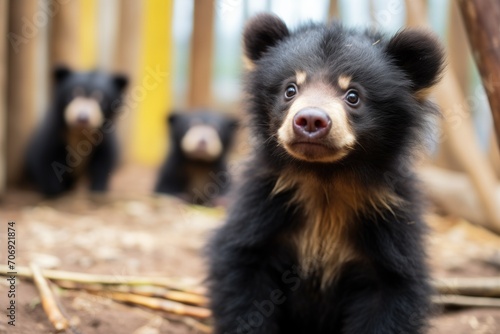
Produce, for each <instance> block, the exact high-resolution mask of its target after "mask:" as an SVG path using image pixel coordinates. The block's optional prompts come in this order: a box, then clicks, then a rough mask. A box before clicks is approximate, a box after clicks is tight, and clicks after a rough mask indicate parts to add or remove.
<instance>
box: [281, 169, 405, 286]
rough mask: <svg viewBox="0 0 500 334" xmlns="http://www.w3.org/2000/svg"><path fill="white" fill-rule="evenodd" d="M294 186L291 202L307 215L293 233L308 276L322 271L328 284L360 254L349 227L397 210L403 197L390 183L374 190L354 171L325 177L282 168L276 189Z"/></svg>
mask: <svg viewBox="0 0 500 334" xmlns="http://www.w3.org/2000/svg"><path fill="white" fill-rule="evenodd" d="M285 191H292V194H293V195H292V197H291V200H290V202H289V203H288V205H289V206H290V208H291V209H292V211H293V212H294V214H297V215H300V219H304V221H303V222H301V223H300V224H299V226H298V229H296V230H294V231H293V232H292V235H291V240H292V243H294V246H295V248H296V249H297V257H298V260H299V265H300V269H301V272H302V274H303V275H304V276H306V277H307V276H310V275H313V274H314V275H319V277H320V281H321V286H322V287H323V288H325V287H327V286H328V285H329V284H330V283H331V282H332V281H333V280H335V279H336V278H337V274H338V273H339V272H340V269H341V267H342V266H343V265H344V264H346V263H347V262H350V261H356V260H357V259H359V258H360V257H358V254H357V251H356V249H355V248H354V247H353V246H352V243H350V242H349V231H350V229H351V228H352V227H353V223H354V221H355V220H356V218H358V217H360V216H363V215H369V214H370V213H372V214H380V215H384V214H387V213H389V214H393V215H395V213H394V211H393V210H392V207H393V206H395V205H401V203H403V202H404V200H403V199H402V198H400V197H399V196H398V195H397V194H395V193H394V191H392V189H390V188H389V187H382V186H381V187H380V188H379V189H374V187H372V186H366V185H363V184H362V183H361V182H359V181H358V180H357V178H356V177H355V175H345V176H343V177H336V178H333V179H331V180H330V181H329V182H325V180H322V179H320V178H318V177H316V176H315V175H313V174H309V173H304V174H302V175H298V173H296V172H291V171H287V172H284V173H282V174H281V175H280V176H279V177H278V179H277V181H276V184H275V187H274V189H273V192H272V194H273V195H276V194H278V193H281V192H285Z"/></svg>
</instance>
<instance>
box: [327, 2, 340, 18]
mask: <svg viewBox="0 0 500 334" xmlns="http://www.w3.org/2000/svg"><path fill="white" fill-rule="evenodd" d="M339 16H340V14H339V1H338V0H330V5H329V6H328V19H329V20H331V19H333V18H337V19H338V18H339Z"/></svg>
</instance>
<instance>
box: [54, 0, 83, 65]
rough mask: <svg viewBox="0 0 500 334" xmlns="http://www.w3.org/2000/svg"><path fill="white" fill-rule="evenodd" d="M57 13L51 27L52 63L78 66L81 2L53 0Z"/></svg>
mask: <svg viewBox="0 0 500 334" xmlns="http://www.w3.org/2000/svg"><path fill="white" fill-rule="evenodd" d="M51 1H52V6H54V8H58V9H57V13H56V14H55V15H54V17H53V18H52V25H51V29H50V36H49V42H50V51H49V52H50V64H51V66H52V67H54V66H55V65H66V66H69V67H71V68H78V65H79V58H80V54H81V49H80V43H79V32H80V30H79V26H78V22H79V21H80V14H79V8H80V6H79V2H78V1H75V0H72V1H65V2H62V3H60V1H58V0H51Z"/></svg>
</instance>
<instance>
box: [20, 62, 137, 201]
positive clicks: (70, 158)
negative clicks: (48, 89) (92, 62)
mask: <svg viewBox="0 0 500 334" xmlns="http://www.w3.org/2000/svg"><path fill="white" fill-rule="evenodd" d="M127 81H128V80H127V78H126V77H125V76H123V75H110V74H106V73H103V72H99V71H91V72H75V71H72V70H71V69H69V68H66V67H59V68H57V69H55V70H54V83H55V86H54V97H53V100H52V105H51V107H50V110H49V111H48V113H47V114H46V117H45V119H44V120H43V122H42V123H41V125H40V127H39V128H38V129H37V131H36V132H35V134H34V136H33V138H32V139H31V141H30V143H29V144H28V148H27V154H26V161H25V168H26V172H27V174H28V175H27V176H28V178H29V179H30V180H31V181H32V182H33V183H34V184H35V185H36V187H37V188H38V190H39V191H40V192H42V193H43V194H44V195H46V196H56V195H60V194H62V193H63V192H65V191H67V190H70V189H71V188H72V187H73V186H74V185H75V183H76V181H78V180H79V179H81V178H82V177H83V176H87V177H88V178H89V181H90V190H92V191H105V190H106V189H107V186H108V180H109V176H110V174H111V172H112V171H113V168H114V166H115V164H116V160H117V144H116V138H115V134H114V127H115V125H114V120H115V118H116V116H117V114H118V109H119V107H120V105H121V102H122V94H123V92H124V89H125V87H126V86H127Z"/></svg>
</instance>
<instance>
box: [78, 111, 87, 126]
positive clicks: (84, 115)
mask: <svg viewBox="0 0 500 334" xmlns="http://www.w3.org/2000/svg"><path fill="white" fill-rule="evenodd" d="M76 121H77V123H78V124H87V123H88V122H89V115H88V114H87V113H86V112H80V113H78V116H77V117H76Z"/></svg>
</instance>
